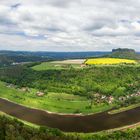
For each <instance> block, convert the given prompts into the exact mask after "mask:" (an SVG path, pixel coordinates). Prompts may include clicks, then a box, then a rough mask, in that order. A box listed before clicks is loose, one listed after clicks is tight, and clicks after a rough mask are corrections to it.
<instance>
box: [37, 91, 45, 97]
mask: <svg viewBox="0 0 140 140" xmlns="http://www.w3.org/2000/svg"><path fill="white" fill-rule="evenodd" d="M36 95H37V96H39V97H42V96H44V95H45V93H43V92H40V91H38V92H37V93H36Z"/></svg>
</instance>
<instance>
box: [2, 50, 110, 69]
mask: <svg viewBox="0 0 140 140" xmlns="http://www.w3.org/2000/svg"><path fill="white" fill-rule="evenodd" d="M108 53H109V52H26V51H0V67H1V66H8V65H11V64H15V63H22V62H42V61H49V60H63V59H77V58H78V59H80V58H89V57H97V56H102V55H106V54H108Z"/></svg>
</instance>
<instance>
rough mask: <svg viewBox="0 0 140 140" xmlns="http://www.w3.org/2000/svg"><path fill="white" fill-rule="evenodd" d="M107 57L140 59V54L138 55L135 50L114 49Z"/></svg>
mask: <svg viewBox="0 0 140 140" xmlns="http://www.w3.org/2000/svg"><path fill="white" fill-rule="evenodd" d="M106 57H112V58H126V59H137V60H139V59H140V54H138V53H136V52H135V50H133V49H127V48H124V49H121V48H119V49H113V50H112V53H111V54H108V55H106Z"/></svg>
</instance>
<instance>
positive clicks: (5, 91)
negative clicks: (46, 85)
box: [0, 82, 113, 114]
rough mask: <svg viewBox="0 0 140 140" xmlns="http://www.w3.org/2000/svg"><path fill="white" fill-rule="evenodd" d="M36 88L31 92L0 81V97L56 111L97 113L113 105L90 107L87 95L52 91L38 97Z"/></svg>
mask: <svg viewBox="0 0 140 140" xmlns="http://www.w3.org/2000/svg"><path fill="white" fill-rule="evenodd" d="M36 92H37V90H36V89H30V91H29V92H24V91H21V90H20V89H16V88H14V87H10V88H9V87H7V86H6V84H5V83H3V82H0V97H1V98H6V99H8V100H10V101H13V102H15V103H18V104H21V105H25V106H28V107H33V108H37V109H43V110H47V111H50V112H55V113H82V114H88V113H97V112H102V111H105V110H108V109H110V108H112V106H113V105H107V104H104V103H102V104H98V105H93V107H92V108H88V106H89V104H90V102H89V100H88V99H87V98H86V97H81V96H78V95H72V94H66V93H52V92H49V93H48V94H46V95H44V96H43V97H38V96H37V95H36Z"/></svg>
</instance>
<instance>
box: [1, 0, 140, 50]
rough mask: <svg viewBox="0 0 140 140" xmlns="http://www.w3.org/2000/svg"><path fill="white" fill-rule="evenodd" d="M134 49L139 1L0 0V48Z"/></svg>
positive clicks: (138, 41) (139, 34)
mask: <svg viewBox="0 0 140 140" xmlns="http://www.w3.org/2000/svg"><path fill="white" fill-rule="evenodd" d="M113 48H132V49H135V50H137V51H140V0H0V50H24V51H110V50H111V49H113Z"/></svg>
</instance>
